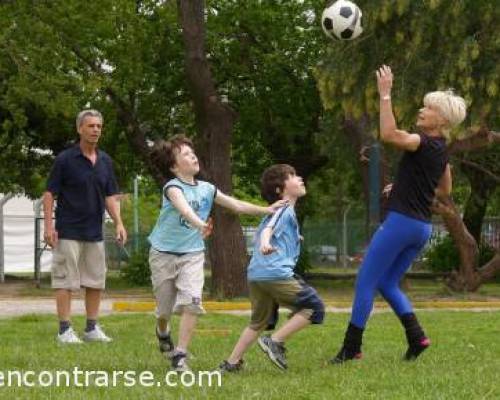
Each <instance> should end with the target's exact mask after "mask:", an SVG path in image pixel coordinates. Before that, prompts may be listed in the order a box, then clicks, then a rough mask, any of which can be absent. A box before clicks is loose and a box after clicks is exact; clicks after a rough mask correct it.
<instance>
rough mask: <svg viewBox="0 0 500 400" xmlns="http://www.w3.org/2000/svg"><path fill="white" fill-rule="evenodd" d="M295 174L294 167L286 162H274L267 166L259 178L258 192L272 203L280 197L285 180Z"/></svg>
mask: <svg viewBox="0 0 500 400" xmlns="http://www.w3.org/2000/svg"><path fill="white" fill-rule="evenodd" d="M290 175H296V172H295V168H293V167H292V166H291V165H288V164H275V165H272V166H270V167H269V168H267V169H266V170H265V171H264V173H263V174H262V177H261V178H260V193H261V194H262V197H263V198H264V200H266V201H267V202H268V203H269V204H272V203H274V202H276V201H278V200H280V199H281V196H282V193H283V189H284V188H285V181H286V180H287V179H288V178H289V177H290Z"/></svg>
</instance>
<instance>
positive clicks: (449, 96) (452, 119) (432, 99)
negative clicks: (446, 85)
mask: <svg viewBox="0 0 500 400" xmlns="http://www.w3.org/2000/svg"><path fill="white" fill-rule="evenodd" d="M424 106H426V107H428V106H432V107H433V108H435V109H436V110H437V111H438V112H439V114H440V115H441V116H442V117H443V118H444V119H445V120H446V121H447V122H448V124H447V125H446V126H445V127H444V128H443V135H444V137H445V138H446V140H448V141H452V140H455V139H456V138H457V137H456V135H453V134H452V129H453V128H454V127H456V126H457V125H460V123H462V121H463V120H464V119H465V116H466V115H467V105H466V104H465V100H464V99H463V98H462V97H460V96H458V95H456V94H455V93H454V92H453V90H452V89H448V90H444V91H436V92H430V93H427V94H426V95H425V96H424Z"/></svg>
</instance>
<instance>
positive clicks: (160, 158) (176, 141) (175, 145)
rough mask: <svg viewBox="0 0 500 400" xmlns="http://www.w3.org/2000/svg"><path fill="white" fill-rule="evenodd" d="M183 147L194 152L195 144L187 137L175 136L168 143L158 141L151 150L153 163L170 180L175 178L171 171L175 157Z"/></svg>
mask: <svg viewBox="0 0 500 400" xmlns="http://www.w3.org/2000/svg"><path fill="white" fill-rule="evenodd" d="M183 145H186V146H189V147H191V148H192V149H193V150H194V145H193V142H192V141H191V139H189V138H188V137H187V136H186V135H175V136H172V137H171V138H170V139H169V140H168V141H165V140H157V141H156V142H155V144H154V146H153V149H152V150H151V159H152V160H153V163H155V164H156V165H158V166H159V167H160V170H161V172H162V173H164V174H165V175H166V176H167V177H168V178H173V177H174V174H173V173H172V171H171V170H170V169H171V168H173V166H174V165H175V156H176V154H177V153H178V152H179V151H180V150H181V147H182V146H183Z"/></svg>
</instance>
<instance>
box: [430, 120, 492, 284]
mask: <svg viewBox="0 0 500 400" xmlns="http://www.w3.org/2000/svg"><path fill="white" fill-rule="evenodd" d="M469 133H470V135H469V136H468V137H466V138H465V139H462V140H459V141H456V142H454V143H452V144H451V146H450V147H449V148H448V152H449V154H450V155H452V156H453V155H457V154H460V153H465V152H468V151H477V150H479V149H486V148H488V147H491V146H492V145H494V144H495V143H499V142H500V134H499V133H498V132H495V131H490V130H488V129H487V128H481V129H480V130H479V131H477V130H472V129H470V130H469ZM492 179H493V177H492ZM475 180H476V179H472V180H471V190H472V191H474V190H475V189H478V190H479V191H481V190H482V189H481V188H476V187H475V185H477V184H479V183H478V182H474V184H473V183H472V182H473V181H475ZM478 195H480V193H471V197H472V198H474V197H475V196H478ZM473 201H474V200H473ZM484 207H486V204H485V205H484ZM481 208H482V207H479V211H480V209H481ZM433 211H434V212H435V213H437V214H439V215H441V216H442V218H443V220H444V223H445V225H446V228H447V230H448V232H449V233H450V235H451V237H452V239H453V241H454V243H455V246H456V247H457V250H458V253H459V256H460V265H459V266H458V269H457V270H456V271H454V272H453V273H452V274H451V275H450V277H449V278H448V280H447V285H448V286H449V287H450V288H451V289H452V290H455V291H471V292H473V291H476V290H477V289H478V288H479V287H480V286H481V285H482V284H483V283H484V282H486V281H488V280H489V279H491V278H492V277H494V276H495V274H497V273H498V271H500V249H499V250H498V251H497V254H496V255H495V256H494V257H493V258H492V259H491V260H490V261H489V262H488V263H486V264H485V265H484V266H482V267H480V266H479V265H478V263H479V260H478V255H479V248H478V240H477V239H476V238H480V232H481V225H479V226H475V221H473V222H472V223H471V227H472V230H473V233H474V234H471V232H469V230H468V229H467V226H466V224H465V222H464V221H463V220H462V218H461V217H460V213H459V211H458V210H457V208H456V206H455V204H454V203H453V200H452V199H451V198H450V197H447V198H439V199H436V201H435V203H434V206H433ZM469 215H470V214H469ZM478 215H479V216H481V215H483V216H484V212H483V214H478ZM468 218H469V217H466V218H464V220H467V219H468ZM470 218H472V217H470ZM481 221H482V219H481Z"/></svg>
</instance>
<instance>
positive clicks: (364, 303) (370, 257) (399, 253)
mask: <svg viewBox="0 0 500 400" xmlns="http://www.w3.org/2000/svg"><path fill="white" fill-rule="evenodd" d="M431 230H432V225H431V224H430V223H427V222H423V221H419V220H417V219H414V218H411V217H407V216H405V215H403V214H399V213H397V212H394V211H391V212H389V214H388V215H387V217H386V219H385V221H384V223H383V224H382V225H380V227H379V228H378V230H377V231H376V232H375V234H374V235H373V238H372V241H371V243H370V246H369V247H368V250H367V253H366V256H365V259H364V261H363V264H362V265H361V267H360V269H359V272H358V276H357V278H356V293H355V296H354V304H353V306H352V316H351V323H352V324H354V325H356V326H357V327H358V328H364V327H365V325H366V322H367V321H368V318H369V317H370V312H371V310H372V308H373V300H374V298H375V294H376V291H377V290H378V291H379V292H380V294H381V295H382V296H383V297H384V299H385V300H386V301H387V302H388V303H389V304H390V305H391V307H392V309H393V310H394V312H395V313H396V314H397V315H398V316H401V315H403V314H407V313H411V312H413V308H412V306H411V303H410V301H409V300H408V297H406V295H405V294H404V293H403V292H402V291H401V289H400V288H399V282H400V281H401V278H402V277H403V275H404V273H405V272H406V271H407V270H408V268H410V265H411V263H412V262H413V260H414V259H415V257H416V256H417V255H418V253H419V252H420V251H421V250H422V248H423V247H424V245H425V243H426V242H427V240H428V239H429V237H430V235H431Z"/></svg>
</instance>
